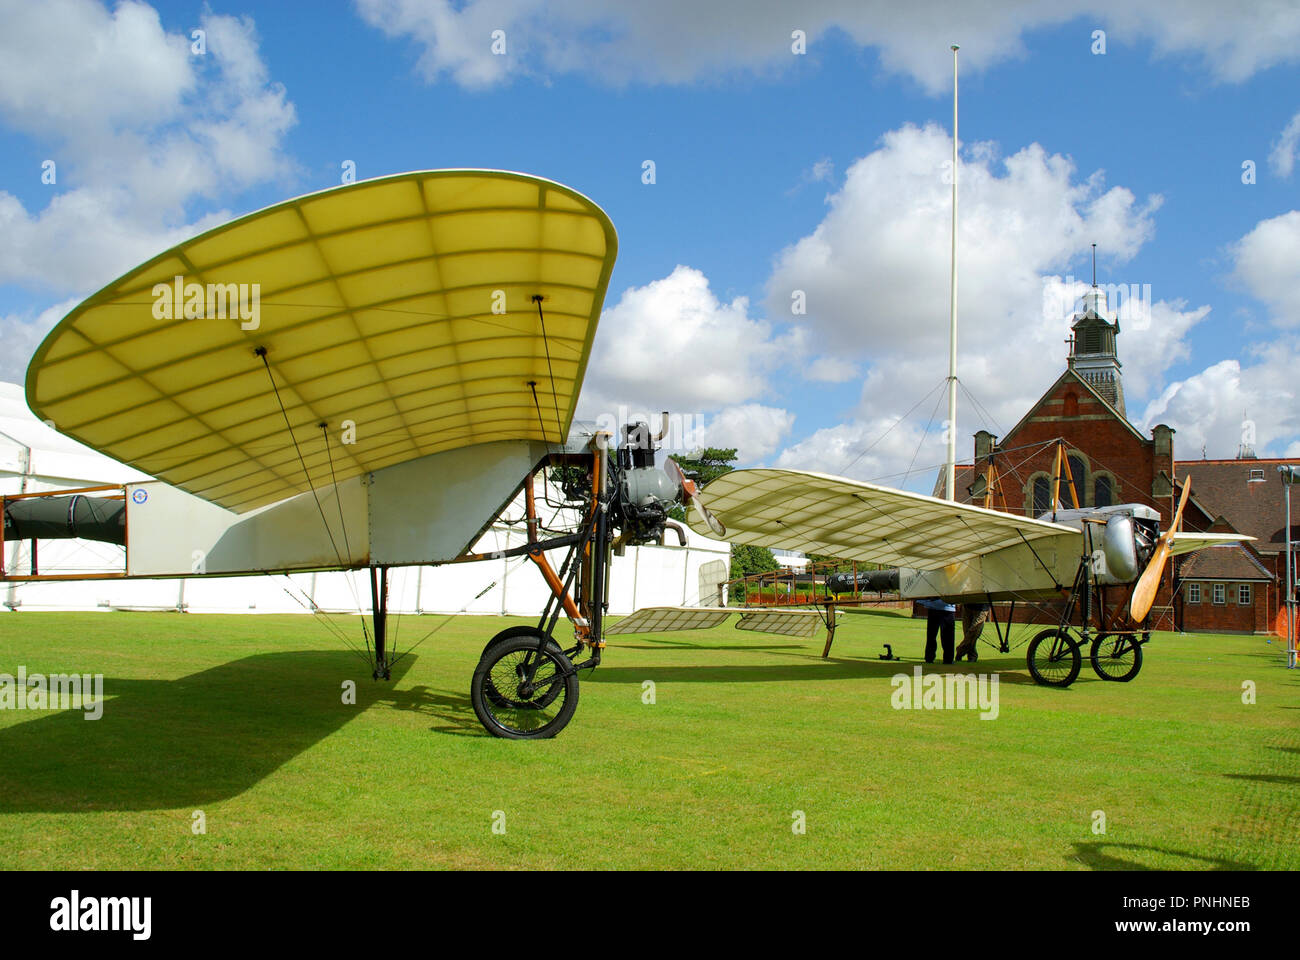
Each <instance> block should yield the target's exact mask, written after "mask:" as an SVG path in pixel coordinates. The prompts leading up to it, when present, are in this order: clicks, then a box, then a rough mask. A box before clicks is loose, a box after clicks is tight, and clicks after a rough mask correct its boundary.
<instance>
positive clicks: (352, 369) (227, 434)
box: [27, 170, 617, 512]
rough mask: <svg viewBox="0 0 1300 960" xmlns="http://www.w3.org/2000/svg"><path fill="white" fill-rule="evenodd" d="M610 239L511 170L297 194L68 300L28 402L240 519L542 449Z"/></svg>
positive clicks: (564, 426)
mask: <svg viewBox="0 0 1300 960" xmlns="http://www.w3.org/2000/svg"><path fill="white" fill-rule="evenodd" d="M616 252H617V237H616V235H615V233H614V227H613V225H612V224H611V223H610V221H609V218H608V217H607V216H606V215H605V214H604V212H603V211H602V210H601V209H600V208H599V207H597V206H596V205H595V204H594V203H592V202H591V201H590V200H588V199H587V198H586V197H583V196H582V195H580V194H578V193H576V192H574V191H573V190H570V189H569V188H568V187H564V186H561V185H560V184H557V183H554V182H552V181H549V180H544V179H541V178H538V177H532V176H527V175H524V174H518V173H507V172H502V171H490V170H435V171H425V172H419V173H407V174H401V175H398V176H393V177H385V178H380V179H376V180H367V181H362V182H360V183H355V184H350V185H347V186H343V187H337V188H335V189H332V190H325V191H322V192H320V193H314V194H309V195H307V196H304V197H299V198H297V199H295V200H290V201H287V202H285V203H281V204H278V205H276V206H273V207H269V208H267V209H265V210H262V211H259V212H257V213H253V214H250V215H249V216H246V217H242V218H240V219H238V220H235V221H233V222H231V223H229V224H226V225H224V226H222V227H218V228H217V229H215V230H211V231H209V232H207V233H205V234H202V235H201V236H198V237H195V238H193V239H191V240H188V241H186V242H184V243H182V244H180V245H178V246H176V247H174V248H172V249H171V250H168V251H167V252H165V253H163V254H161V255H159V256H157V257H155V258H154V259H153V260H150V261H149V262H148V263H145V264H144V265H142V266H140V267H138V268H137V269H135V270H132V271H131V272H130V273H128V274H126V275H125V276H123V277H121V278H120V279H118V280H116V281H115V282H113V283H111V284H109V285H108V286H107V287H105V288H104V289H103V290H101V291H99V292H98V293H96V294H94V295H93V296H92V297H90V298H89V299H87V300H86V301H85V302H84V303H82V304H80V305H79V306H78V307H77V308H76V309H74V310H73V311H72V312H71V313H70V314H68V316H67V317H65V318H64V319H63V320H62V321H61V322H60V323H59V324H58V326H56V327H55V328H54V330H53V331H52V332H51V333H50V335H49V336H48V337H47V338H46V339H45V341H44V342H43V343H42V344H41V346H40V347H39V349H38V350H37V352H36V355H35V357H34V359H33V360H32V362H31V365H30V367H29V368H28V372H27V401H28V404H29V406H31V408H32V410H33V411H35V413H36V414H37V415H38V416H39V417H41V418H42V419H45V420H47V421H50V422H52V423H53V425H54V426H55V427H56V428H57V429H59V430H60V431H62V432H63V433H65V434H67V435H69V436H71V437H74V438H76V439H77V440H80V441H81V442H82V443H85V444H87V445H88V446H90V447H93V448H94V449H96V450H98V451H100V452H102V453H104V454H107V455H108V456H110V457H113V458H115V459H117V460H120V461H122V462H123V463H127V464H130V465H131V466H133V467H136V468H137V469H139V470H142V471H144V472H145V473H148V474H151V475H153V476H155V477H158V478H159V479H161V480H165V481H167V482H168V483H171V484H173V485H175V486H177V487H180V488H181V489H184V490H187V491H189V492H190V493H193V494H196V495H197V496H200V497H203V498H204V499H207V500H210V501H212V502H213V503H217V504H220V505H221V506H224V507H227V508H229V509H232V510H235V511H239V512H242V511H246V510H250V509H253V508H255V507H259V506H262V505H265V504H268V503H273V502H276V501H278V500H282V499H284V498H286V497H288V496H291V495H293V494H297V493H301V492H304V491H306V490H308V489H310V488H311V487H318V486H322V485H325V484H328V483H330V482H331V481H332V479H334V477H337V479H338V480H340V481H341V480H344V479H346V478H348V477H354V476H358V475H360V474H363V473H366V472H369V471H372V470H376V469H379V468H381V467H385V466H390V465H393V464H397V463H401V462H404V461H407V460H412V459H415V458H416V457H421V456H424V455H427V454H431V453H437V452H440V451H444V450H451V449H456V448H459V447H466V446H470V445H473V444H478V443H486V442H489V441H493V440H518V439H529V440H539V441H545V442H560V441H562V440H563V439H564V438H565V436H566V434H567V432H568V428H569V423H570V421H571V419H572V416H573V409H574V406H575V404H576V402H577V397H578V391H579V389H580V387H581V385H582V379H583V374H584V373H585V370H586V366H587V359H588V356H589V354H590V351H591V343H592V338H593V337H594V335H595V331H596V323H597V320H598V319H599V316H600V311H601V305H602V303H603V301H604V297H605V290H606V287H607V285H608V283H609V277H610V272H611V270H612V269H613V265H614V258H615V255H616ZM254 291H255V292H256V293H254ZM178 292H179V294H180V296H177V293H178ZM535 296H541V297H542V298H543V299H542V301H541V306H542V309H543V311H544V319H545V337H544V336H543V323H542V319H541V318H539V316H538V309H537V308H538V305H537V303H536V302H534V300H533V297H535ZM258 348H263V349H265V352H266V353H265V362H266V364H267V365H269V367H270V373H271V377H268V373H267V369H266V367H265V366H264V364H263V359H262V357H260V356H258V355H257V353H256V352H255V351H256V350H258ZM272 377H273V379H274V386H273V385H272ZM530 384H531V385H530ZM277 390H278V393H279V396H278V398H277V396H276V391H277ZM534 391H535V396H534ZM281 402H283V405H284V407H285V409H286V410H287V413H288V420H289V423H290V424H292V428H293V435H294V437H295V438H296V439H297V441H298V445H299V448H300V449H301V453H302V456H303V458H304V459H305V460H306V465H307V474H308V476H305V475H304V471H303V467H302V465H301V463H300V462H299V459H298V453H297V451H295V449H294V443H293V439H292V438H291V436H290V433H289V430H288V429H287V428H286V425H285V417H284V415H283V414H282V413H281V410H280V403H281ZM322 424H324V425H325V427H324V429H323V430H322V428H321V425H322ZM327 442H328V444H329V447H328V449H327V446H326V444H327ZM331 460H332V461H333V468H334V474H333V476H331V473H330V462H331ZM309 478H310V479H309Z"/></svg>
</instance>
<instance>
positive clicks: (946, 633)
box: [925, 610, 955, 663]
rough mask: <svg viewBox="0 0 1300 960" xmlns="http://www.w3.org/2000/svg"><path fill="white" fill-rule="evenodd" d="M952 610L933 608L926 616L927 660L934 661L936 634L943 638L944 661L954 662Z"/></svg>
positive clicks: (953, 615) (953, 616) (953, 617)
mask: <svg viewBox="0 0 1300 960" xmlns="http://www.w3.org/2000/svg"><path fill="white" fill-rule="evenodd" d="M954 619H955V614H953V613H952V611H945V610H931V611H929V615H928V616H926V618H925V662H926V663H934V653H935V642H934V640H935V635H936V634H940V635H941V636H942V639H943V662H944V663H952V651H953V621H954Z"/></svg>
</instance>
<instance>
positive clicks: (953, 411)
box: [944, 43, 958, 500]
mask: <svg viewBox="0 0 1300 960" xmlns="http://www.w3.org/2000/svg"><path fill="white" fill-rule="evenodd" d="M957 50H958V46H957V44H955V43H954V44H953V45H952V280H951V283H950V286H949V289H950V291H951V293H950V294H949V300H948V464H947V471H948V472H947V483H945V485H944V490H945V491H946V493H947V496H948V499H949V500H956V499H957Z"/></svg>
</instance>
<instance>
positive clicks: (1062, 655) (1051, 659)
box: [1026, 627, 1083, 687]
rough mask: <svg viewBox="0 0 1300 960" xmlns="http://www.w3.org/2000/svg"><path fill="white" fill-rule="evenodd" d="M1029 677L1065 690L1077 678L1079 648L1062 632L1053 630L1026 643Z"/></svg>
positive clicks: (1081, 664) (1081, 661)
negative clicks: (1027, 646) (1027, 644)
mask: <svg viewBox="0 0 1300 960" xmlns="http://www.w3.org/2000/svg"><path fill="white" fill-rule="evenodd" d="M1026 659H1027V660H1028V661H1029V673H1030V676H1032V677H1033V678H1034V682H1035V683H1041V684H1043V685H1044V686H1048V687H1068V686H1069V685H1070V684H1072V683H1074V680H1075V678H1076V677H1078V676H1079V669H1080V668H1081V667H1082V666H1083V657H1082V656H1080V654H1079V645H1078V644H1077V643H1076V642H1075V640H1074V638H1073V637H1072V636H1070V634H1069V633H1068V632H1066V631H1065V630H1061V629H1059V628H1057V627H1053V628H1052V629H1051V630H1044V631H1043V632H1042V633H1040V634H1039V635H1038V636H1036V637H1034V639H1033V640H1031V641H1029V654H1028V656H1027V657H1026Z"/></svg>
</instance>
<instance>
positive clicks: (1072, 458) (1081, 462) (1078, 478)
mask: <svg viewBox="0 0 1300 960" xmlns="http://www.w3.org/2000/svg"><path fill="white" fill-rule="evenodd" d="M1066 459H1067V460H1068V461H1069V464H1070V476H1071V477H1073V478H1074V490H1075V492H1076V493H1077V494H1078V495H1079V506H1081V507H1086V506H1087V505H1088V461H1087V459H1086V458H1085V457H1084V456H1083V454H1081V453H1072V454H1070V455H1069V456H1068V457H1067V458H1066ZM1061 482H1062V486H1061V502H1063V503H1068V504H1070V506H1074V504H1073V502H1072V501H1071V500H1070V491H1069V489H1068V488H1067V487H1066V486H1065V484H1066V483H1069V480H1067V479H1066V478H1065V477H1062V478H1061Z"/></svg>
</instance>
